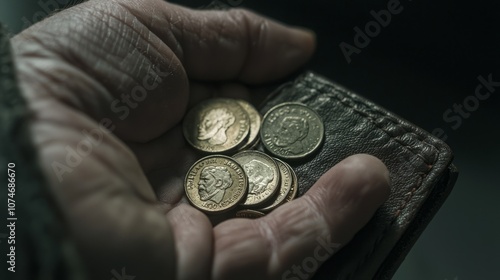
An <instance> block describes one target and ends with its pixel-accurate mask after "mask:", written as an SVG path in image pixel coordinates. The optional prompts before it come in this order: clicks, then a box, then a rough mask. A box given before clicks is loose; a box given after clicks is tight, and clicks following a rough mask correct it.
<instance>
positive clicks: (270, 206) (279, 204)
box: [257, 158, 296, 213]
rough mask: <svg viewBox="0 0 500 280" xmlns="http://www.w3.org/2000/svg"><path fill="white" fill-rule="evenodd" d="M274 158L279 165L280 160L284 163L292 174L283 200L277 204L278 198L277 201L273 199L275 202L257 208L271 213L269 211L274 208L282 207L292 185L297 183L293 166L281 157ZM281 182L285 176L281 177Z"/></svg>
mask: <svg viewBox="0 0 500 280" xmlns="http://www.w3.org/2000/svg"><path fill="white" fill-rule="evenodd" d="M274 160H275V161H277V164H278V165H279V163H280V162H281V163H283V165H284V166H285V168H286V169H288V173H289V174H290V189H289V190H288V192H287V193H286V194H285V195H284V196H283V199H281V201H279V202H278V203H276V204H275V202H276V201H277V199H276V200H275V201H273V203H271V205H269V206H267V207H264V208H259V209H257V210H259V211H262V212H264V213H269V212H271V211H273V210H274V209H276V208H278V207H280V206H281V205H283V204H284V203H285V201H286V198H287V197H288V195H289V194H290V192H291V191H292V187H293V186H294V183H295V182H294V176H296V175H295V172H294V171H293V170H292V167H290V165H288V164H287V163H286V162H284V161H282V160H281V159H279V158H274ZM280 172H281V171H280ZM281 182H283V177H281ZM280 190H281V189H280ZM278 197H279V194H278Z"/></svg>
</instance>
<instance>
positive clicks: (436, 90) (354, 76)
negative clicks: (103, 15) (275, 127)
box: [0, 0, 500, 280]
mask: <svg viewBox="0 0 500 280" xmlns="http://www.w3.org/2000/svg"><path fill="white" fill-rule="evenodd" d="M47 1H49V0H42V2H47ZM138 1H139V0H138ZM76 2H79V1H78V0H53V3H55V5H52V7H51V8H63V7H64V6H65V5H71V4H74V3H76ZM172 2H176V3H182V4H184V5H187V6H191V7H199V6H202V5H204V4H206V3H207V2H208V1H202V0H191V1H190V0H184V1H183V0H177V1H172ZM229 3H232V4H233V5H238V6H242V7H247V8H250V9H253V10H255V11H257V12H259V13H261V14H265V15H268V16H270V17H274V18H276V19H278V20H280V21H283V22H285V23H288V24H290V25H299V26H304V27H307V28H310V29H313V30H314V31H316V33H317V35H318V49H317V52H316V54H315V56H314V57H313V59H312V61H311V62H310V64H309V65H308V66H307V68H308V69H311V70H314V71H315V72H317V73H319V74H322V75H323V76H326V77H328V78H330V79H332V80H334V81H336V82H337V83H339V84H342V85H344V86H345V87H347V88H349V89H351V90H353V91H354V92H357V93H358V94H360V95H362V96H365V97H367V98H368V99H371V100H372V101H374V102H375V103H378V104H379V105H382V106H383V107H386V108H387V109H389V110H390V111H392V112H394V113H396V114H398V115H400V116H402V117H403V118H405V119H407V120H409V121H411V122H413V123H415V124H417V125H418V126H421V127H422V128H424V129H426V130H428V131H431V132H432V131H434V130H435V129H442V130H443V132H444V133H445V134H446V136H442V137H441V138H446V142H447V143H448V145H450V146H451V148H452V149H453V150H454V152H455V164H456V165H457V166H458V168H459V170H460V175H459V178H458V181H457V184H456V186H455V189H454V190H453V192H452V193H451V195H450V197H449V198H448V200H447V202H446V203H445V204H444V206H443V207H442V209H441V210H440V212H439V213H438V214H437V215H436V217H435V218H434V220H433V221H432V222H431V224H430V225H429V227H428V228H427V229H426V230H425V232H424V233H423V234H422V236H421V238H420V239H419V241H418V242H417V244H416V245H415V247H414V248H413V249H412V251H411V252H410V254H409V255H408V257H407V258H406V260H405V261H404V262H403V264H402V266H401V267H400V269H399V271H398V272H397V273H396V275H395V277H394V279H409V280H413V279H440V280H444V279H448V280H452V279H457V280H458V279H460V280H462V279H498V278H499V274H500V270H499V269H498V266H499V265H500V203H499V199H500V188H499V183H498V182H500V175H499V174H500V164H499V163H498V157H499V156H500V147H499V144H500V124H499V121H500V98H499V96H498V95H499V93H500V87H498V88H497V91H494V92H493V93H491V95H490V97H489V98H487V99H485V100H480V101H479V103H478V104H473V101H471V100H472V99H473V96H474V93H475V88H476V86H478V85H479V84H480V82H479V81H478V76H482V77H484V78H485V79H487V77H488V76H489V75H491V79H492V80H493V81H499V82H500V30H499V29H500V28H499V27H500V20H499V18H500V9H499V8H500V6H499V5H498V4H496V2H495V1H474V2H472V1H469V2H456V1H451V0H445V1H431V0H423V1H417V0H413V1H410V0H401V1H400V6H401V7H402V8H403V10H402V11H401V12H400V13H398V14H393V15H392V17H391V21H390V23H389V24H388V25H387V26H386V27H381V28H380V31H379V32H378V34H377V35H375V36H374V37H373V38H371V39H370V42H369V44H367V45H366V46H365V47H363V48H359V49H360V53H359V54H352V55H351V57H350V58H351V60H352V61H351V62H350V63H348V62H347V60H346V58H345V57H344V55H343V53H342V51H341V49H340V47H339V44H340V43H341V42H345V43H347V44H350V45H352V46H355V44H354V36H355V31H354V30H353V28H355V27H359V28H360V29H362V30H364V29H365V25H366V24H367V23H368V22H370V21H372V20H374V18H373V16H372V15H371V14H370V11H372V10H373V11H375V12H378V11H380V10H382V9H385V10H386V9H387V4H388V3H389V1H388V0H378V1H368V0H349V1H347V0H340V1H327V0H314V1H306V0H302V1H299V0H288V1H284V0H274V1H255V0H254V1H252V0H246V1H235V0H233V1H229ZM240 3H241V4H240ZM44 14H47V12H46V11H45V9H44V7H43V5H40V4H39V3H37V1H34V0H17V1H9V2H7V1H2V2H1V3H0V20H1V21H2V22H4V23H6V24H7V25H8V26H9V28H10V29H11V30H12V32H13V33H17V32H19V31H20V30H22V28H23V27H26V26H27V22H28V21H29V22H34V21H36V20H38V19H40V18H42V16H43V15H44ZM484 90H485V89H484V88H483V92H484V93H486V91H484ZM465 100H468V101H469V108H471V106H473V107H472V108H474V106H475V107H477V108H474V109H473V110H471V111H470V112H469V115H467V118H464V117H463V118H461V120H462V122H461V124H460V125H457V124H456V123H455V121H450V120H448V121H447V120H445V118H444V116H443V114H444V113H445V112H446V111H447V110H449V109H452V110H453V106H454V104H463V103H464V101H465ZM451 115H455V114H454V113H453V114H450V116H451ZM454 126H455V127H454Z"/></svg>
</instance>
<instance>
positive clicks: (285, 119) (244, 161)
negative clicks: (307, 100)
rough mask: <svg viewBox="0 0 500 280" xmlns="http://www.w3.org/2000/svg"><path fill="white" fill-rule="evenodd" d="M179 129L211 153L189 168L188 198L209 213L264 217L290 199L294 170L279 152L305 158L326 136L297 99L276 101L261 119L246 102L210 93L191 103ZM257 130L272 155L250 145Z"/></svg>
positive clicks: (295, 183)
mask: <svg viewBox="0 0 500 280" xmlns="http://www.w3.org/2000/svg"><path fill="white" fill-rule="evenodd" d="M183 129H184V136H185V138H186V140H187V142H188V143H189V144H190V145H191V146H193V147H194V148H195V149H197V150H198V151H201V152H204V153H208V154H213V155H209V156H206V157H204V158H202V159H200V160H199V161H197V162H196V163H195V164H193V166H192V167H191V168H190V170H189V171H188V173H187V175H186V178H185V181H184V186H185V191H186V194H187V197H188V199H189V201H190V202H191V204H192V205H193V206H194V207H196V208H198V209H199V210H202V211H204V212H205V213H208V214H219V213H223V212H227V211H230V210H236V211H238V210H239V211H238V212H236V213H235V214H234V215H233V217H242V218H258V217H262V216H264V215H265V213H268V212H271V211H272V210H273V209H275V208H277V207H278V206H280V205H282V204H283V203H286V202H289V201H291V200H293V199H294V198H295V197H296V196H297V190H298V181H297V176H296V175H295V172H294V171H293V169H292V167H290V165H288V164H287V163H286V162H284V161H282V160H280V159H278V158H281V159H283V160H294V161H295V160H297V159H303V158H306V157H308V156H310V155H312V154H313V153H315V152H316V151H317V150H318V149H319V147H320V146H321V144H322V141H323V138H324V128H323V122H322V121H321V118H320V117H319V116H318V114H317V113H315V112H314V111H313V110H312V109H310V108H308V107H307V106H305V105H303V104H301V103H283V104H280V105H277V106H275V107H273V108H271V109H270V110H269V111H268V112H267V114H266V115H265V116H264V118H263V119H262V118H261V116H260V114H259V113H258V111H257V110H256V109H255V108H254V107H253V106H252V105H250V104H249V103H248V102H246V101H243V100H234V99H225V98H216V99H209V100H207V101H205V102H202V103H200V104H199V105H198V106H196V107H194V108H193V109H191V110H190V112H189V113H188V114H187V115H186V118H185V120H184V125H183ZM259 135H260V139H261V142H262V144H263V146H264V148H265V150H266V151H267V152H269V153H270V154H272V155H273V156H275V158H273V157H271V156H269V155H267V154H265V153H263V152H259V151H255V150H248V149H251V148H253V147H255V146H256V143H258V139H259V137H258V136H259ZM234 153H236V154H235V155H233V157H228V156H227V155H228V154H234ZM221 154H226V155H221Z"/></svg>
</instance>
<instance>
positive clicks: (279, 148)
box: [260, 102, 324, 159]
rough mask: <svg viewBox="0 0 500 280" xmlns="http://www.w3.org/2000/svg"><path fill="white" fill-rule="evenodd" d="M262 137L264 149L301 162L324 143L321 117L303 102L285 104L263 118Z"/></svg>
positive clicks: (270, 111)
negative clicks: (300, 159)
mask: <svg viewBox="0 0 500 280" xmlns="http://www.w3.org/2000/svg"><path fill="white" fill-rule="evenodd" d="M260 136H261V139H262V143H263V144H264V147H265V148H266V149H267V150H268V151H269V152H270V153H272V154H273V155H275V156H277V157H279V158H283V159H298V158H303V157H306V156H308V155H310V154H312V153H313V152H315V151H316V150H317V149H318V148H319V147H320V146H321V143H322V141H323V137H324V127H323V122H322V121H321V118H320V117H319V115H318V114H317V113H316V112H314V111H313V110H312V109H311V108H309V107H307V106H305V105H303V104H301V103H293V102H288V103H283V104H280V105H277V106H275V107H273V108H271V109H270V110H269V112H267V114H266V115H265V116H264V120H263V122H262V128H261V131H260Z"/></svg>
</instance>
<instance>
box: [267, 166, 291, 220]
mask: <svg viewBox="0 0 500 280" xmlns="http://www.w3.org/2000/svg"><path fill="white" fill-rule="evenodd" d="M274 161H276V163H277V164H278V167H279V169H280V175H281V176H280V177H281V183H280V190H279V192H278V195H277V196H276V198H274V200H273V201H271V203H270V204H269V205H266V206H265V207H263V208H260V209H259V211H262V212H270V211H272V210H274V209H275V208H277V207H278V206H280V205H281V204H283V202H284V201H285V198H286V197H287V195H288V193H289V192H290V190H291V188H292V184H293V177H292V173H291V172H293V170H291V167H289V166H288V164H286V163H284V162H283V161H281V160H279V159H276V158H275V159H274Z"/></svg>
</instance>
